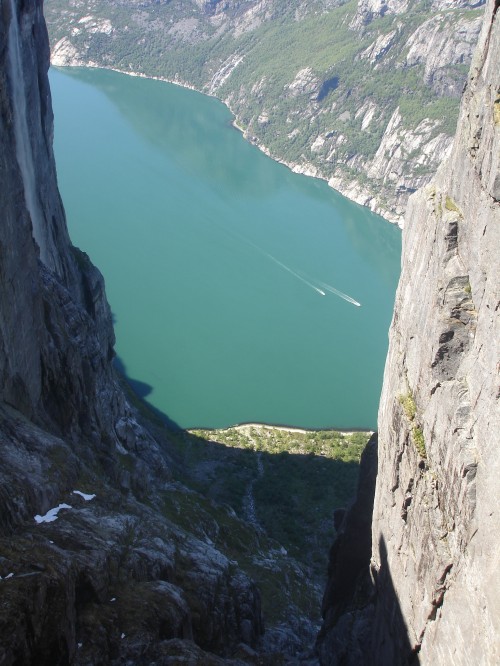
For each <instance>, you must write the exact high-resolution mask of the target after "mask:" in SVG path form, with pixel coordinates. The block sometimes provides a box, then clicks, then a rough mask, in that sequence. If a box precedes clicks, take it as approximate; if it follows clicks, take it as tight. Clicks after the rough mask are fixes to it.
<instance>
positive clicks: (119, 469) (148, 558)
mask: <svg viewBox="0 0 500 666" xmlns="http://www.w3.org/2000/svg"><path fill="white" fill-rule="evenodd" d="M48 66H49V47H48V39H47V32H46V29H45V23H44V21H43V17H42V2H41V0H22V1H21V0H1V3H0V144H1V150H0V451H1V465H0V597H1V604H0V663H1V664H3V665H10V664H37V665H43V664H47V665H49V664H50V665H51V666H53V665H54V664H67V663H81V664H89V663H91V664H96V663H118V662H120V663H123V660H124V659H128V660H130V661H129V663H137V664H140V663H151V661H153V660H154V659H160V660H161V659H163V662H162V663H165V660H167V659H170V658H178V659H184V658H186V659H190V660H191V661H190V663H200V664H219V663H222V660H221V659H219V657H216V656H214V655H211V654H208V653H207V652H204V651H203V649H205V650H209V651H215V652H219V653H222V654H224V655H226V656H227V655H228V654H230V653H231V652H232V651H233V650H234V649H236V646H237V645H238V644H239V643H243V644H246V646H247V647H246V648H245V649H248V650H249V649H250V647H249V646H250V645H255V643H256V641H257V639H258V637H259V636H260V634H261V631H262V619H261V611H260V597H259V593H258V591H257V589H256V587H255V585H254V584H253V583H252V581H251V580H250V579H249V578H248V576H247V575H245V574H244V573H243V572H242V571H241V570H240V569H239V568H238V566H237V565H236V562H235V561H234V560H233V559H230V558H228V557H227V555H224V554H223V553H222V552H221V551H220V550H218V549H216V548H215V546H214V545H213V542H212V541H211V540H210V539H208V537H206V532H205V530H206V529H208V528H207V527H206V525H210V526H211V529H212V530H214V529H217V530H218V529H219V527H218V523H217V522H216V520H215V518H214V515H217V517H218V519H219V520H221V521H222V522H224V524H225V525H226V530H227V538H230V537H231V536H232V535H233V534H235V533H239V534H242V535H243V537H242V538H243V539H245V540H246V539H248V542H252V539H255V538H256V537H255V531H254V530H253V529H250V528H249V527H248V526H246V525H244V524H242V522H241V521H239V520H238V519H237V518H236V516H235V515H234V512H233V513H232V514H231V512H230V511H229V510H227V509H223V508H221V507H219V508H216V507H214V506H212V504H210V503H209V502H206V501H205V502H203V499H202V498H199V502H198V504H197V509H196V510H197V521H196V524H195V525H193V526H190V525H189V520H188V519H186V517H185V516H184V515H183V511H181V510H180V509H179V502H181V501H184V498H185V496H187V495H188V494H189V492H190V491H188V490H187V489H186V488H184V487H183V486H182V484H180V483H178V482H176V481H174V478H173V475H172V469H173V467H174V465H173V463H172V460H171V457H170V455H169V453H168V451H167V447H166V443H167V442H166V439H165V437H166V436H165V435H162V436H161V437H163V439H162V438H161V437H156V438H155V437H153V436H152V435H151V434H150V432H149V430H147V429H145V427H143V426H141V425H139V423H138V422H137V418H139V415H138V414H137V412H136V411H135V410H134V409H133V408H132V407H131V406H130V404H129V403H128V401H127V399H126V397H125V395H124V393H123V391H122V389H121V388H120V385H119V383H118V380H117V378H116V376H115V373H114V371H113V368H112V365H111V360H112V357H113V355H114V352H113V342H114V336H113V329H112V322H111V314H110V309H109V306H108V304H107V301H106V297H105V293H104V285H103V280H102V277H101V276H100V274H99V272H98V271H97V270H96V269H95V268H94V267H93V266H92V264H91V263H90V261H89V259H88V257H87V256H86V255H85V254H83V253H82V252H80V251H79V250H78V249H76V248H74V247H72V245H71V243H70V240H69V237H68V233H67V229H66V222H65V218H64V212H63V209H62V205H61V201H60V198H59V194H58V190H57V183H56V172H55V165H54V159H53V154H52V133H53V126H52V109H51V101H50V91H49V86H48V80H47V70H48ZM75 490H78V492H77V493H75V492H74V491H75ZM187 502H188V504H189V501H187ZM179 516H180V518H179ZM228 521H229V522H228ZM223 542H224V543H225V544H226V546H227V539H226V537H224V536H222V535H221V537H220V538H219V544H220V545H221V546H222V543H223ZM226 546H222V548H223V549H225V551H226V552H229V547H227V548H226ZM233 552H234V551H233ZM193 641H194V642H193ZM195 643H196V644H198V645H199V646H201V647H197V645H196V644H195ZM202 648H203V649H202ZM169 655H170V656H169ZM172 655H174V657H172ZM168 663H170V661H169V662H168Z"/></svg>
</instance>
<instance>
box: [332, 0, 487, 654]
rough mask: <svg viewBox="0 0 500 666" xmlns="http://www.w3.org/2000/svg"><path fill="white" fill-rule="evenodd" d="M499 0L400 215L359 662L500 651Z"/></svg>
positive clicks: (344, 643)
mask: <svg viewBox="0 0 500 666" xmlns="http://www.w3.org/2000/svg"><path fill="white" fill-rule="evenodd" d="M499 4H500V3H499V2H498V0H496V1H495V0H490V1H489V2H488V5H487V12H486V16H485V20H484V24H483V29H482V33H481V37H480V42H479V45H478V48H477V51H476V53H475V57H474V60H473V64H472V68H471V73H470V78H469V82H468V85H467V88H466V91H465V94H464V97H463V101H462V107H461V113H460V120H459V125H458V131H457V135H456V138H455V141H454V144H453V150H452V153H451V156H450V158H449V159H448V160H447V161H446V162H445V163H444V164H443V165H442V167H441V168H440V170H439V172H438V174H437V176H436V178H435V180H434V181H433V182H432V183H431V184H430V185H429V186H427V187H426V188H425V189H423V190H420V191H419V192H418V193H416V194H415V195H414V196H413V197H412V198H411V199H410V205H409V208H408V211H407V215H406V228H405V233H404V242H403V259H402V274H401V280H400V284H399V288H398V292H397V296H396V305H395V312H394V319H393V322H392V326H391V331H390V347H389V354H388V358H387V364H386V369H385V376H384V386H383V393H382V399H381V403H380V411H379V445H378V477H377V484H376V492H375V500H374V508H373V526H372V558H371V567H370V571H371V583H369V585H368V589H369V590H370V592H369V594H365V596H364V598H361V597H360V596H359V594H358V595H357V596H356V594H357V593H356V590H357V591H358V592H359V589H360V587H359V585H360V581H359V580H358V586H357V587H356V585H352V586H351V591H350V592H351V596H350V606H349V607H348V612H347V615H344V616H343V620H344V626H345V619H346V617H349V618H350V623H351V627H356V626H357V627H360V626H361V627H364V635H363V636H362V637H361V638H362V641H361V643H362V644H361V648H360V650H361V652H360V653H361V654H362V656H363V659H364V661H365V662H366V663H372V664H373V663H379V664H388V663H410V662H411V663H422V664H431V663H435V664H494V663H498V662H499V660H500V602H499V598H498V594H497V591H498V580H499V576H500V539H499V534H500V513H499V511H498V502H497V498H498V478H499V472H500V455H499V431H500V430H499V429H500V410H499V404H498V401H499V397H500V392H499V384H498V381H499V376H498V372H499V365H498V359H499V350H500V344H499V342H500V341H499V336H500V324H499V316H498V312H499V308H500V301H499V296H500V294H499V288H500V261H499V255H498V248H499V247H500V111H499V109H500V68H499V67H498V63H499V62H500V12H499V11H498V8H499ZM366 573H367V572H366ZM340 575H342V572H340ZM338 576H339V573H338V572H337V578H338ZM326 606H327V608H326V615H325V618H326V622H325V628H324V637H323V638H322V640H321V642H320V649H321V652H322V659H323V662H324V663H328V664H337V663H353V664H354V663H356V661H349V660H348V659H347V661H345V662H344V661H338V660H337V656H335V654H334V651H333V648H334V647H335V645H336V644H338V643H339V640H340V639H339V636H340V637H341V638H342V640H340V644H341V649H342V650H344V653H347V654H349V645H350V644H351V645H352V644H357V643H356V641H357V640H359V639H360V636H361V634H360V631H356V630H354V632H351V634H348V636H347V637H346V636H345V634H344V635H343V636H341V630H340V626H339V622H337V623H335V622H333V621H332V620H331V615H332V613H333V612H334V610H335V605H334V603H333V602H332V601H331V600H328V598H327V599H326ZM367 622H368V625H369V630H366V623H367ZM349 636H350V638H349ZM374 655H375V656H374ZM358 663H363V662H362V660H361V661H358Z"/></svg>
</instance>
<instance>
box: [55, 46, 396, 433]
mask: <svg viewBox="0 0 500 666" xmlns="http://www.w3.org/2000/svg"><path fill="white" fill-rule="evenodd" d="M50 66H51V67H54V68H59V69H64V68H71V67H74V68H76V67H81V68H82V69H103V70H108V71H111V72H116V73H117V74H124V75H126V76H133V77H137V78H140V79H150V80H151V81H161V82H162V83H171V84H172V85H174V86H180V87H181V88H186V89H187V90H192V91H193V92H196V93H199V94H200V95H205V96H206V97H211V98H213V99H216V100H218V101H219V102H221V103H222V104H224V106H225V107H226V108H227V109H228V110H229V111H230V112H231V114H232V115H233V120H232V121H231V125H232V127H233V128H234V129H236V130H238V132H241V134H242V135H243V138H244V139H245V141H247V142H248V143H250V144H251V145H252V146H255V147H256V148H258V149H259V150H260V151H261V152H263V153H264V155H267V157H269V158H270V159H272V160H273V161H274V162H277V163H278V164H283V166H286V167H287V168H288V169H290V171H291V172H292V173H296V174H299V175H301V176H307V177H308V178H316V179H317V180H322V181H324V182H325V183H326V184H327V185H328V187H330V188H331V189H332V190H334V191H335V192H337V193H338V194H340V195H341V196H343V197H345V198H346V199H348V200H349V201H351V202H352V203H355V204H357V205H358V206H362V207H363V208H368V210H370V211H371V212H372V213H373V214H374V215H378V216H379V217H381V218H382V220H384V222H388V223H389V224H394V225H395V226H397V227H398V228H399V229H403V228H404V218H401V217H397V216H396V215H394V216H393V215H391V213H390V212H389V211H383V212H382V211H381V210H380V209H378V208H377V207H373V208H372V207H370V206H369V205H368V203H363V201H365V202H369V201H372V200H373V196H370V195H366V196H361V193H360V194H357V193H356V191H355V190H356V187H357V183H354V186H353V187H352V186H351V187H349V185H346V188H345V189H344V191H342V190H340V189H338V187H334V186H333V184H332V182H333V181H334V180H335V181H336V183H335V184H336V185H340V182H339V181H340V178H339V177H338V176H334V175H333V176H331V177H330V178H328V177H326V176H324V175H323V174H321V173H320V172H318V170H317V169H316V167H314V166H313V165H300V164H295V163H293V162H286V161H285V160H283V159H281V158H279V157H276V156H274V155H273V154H272V153H271V151H270V150H269V149H268V148H267V147H266V146H264V144H262V143H259V141H257V139H256V137H252V136H250V135H248V134H247V131H246V130H244V129H243V128H242V127H241V126H240V125H238V121H237V116H236V114H235V112H234V111H233V109H232V108H231V106H230V105H229V104H228V103H227V102H226V101H224V100H223V99H221V98H220V97H217V95H214V94H213V93H209V92H206V91H204V90H199V89H198V88H196V87H195V86H193V85H192V84H190V83H186V81H182V80H181V79H168V78H166V77H163V76H152V75H148V74H143V73H142V72H134V71H126V70H123V69H118V68H117V67H106V66H103V65H98V64H97V63H93V62H89V63H86V64H85V63H81V62H75V63H73V64H70V63H66V64H61V63H59V64H58V63H57V61H56V62H55V63H53V62H52V54H51V61H50ZM349 191H352V192H353V194H352V196H351V195H350V194H348V192H349ZM362 432H365V431H362ZM366 432H367V431H366Z"/></svg>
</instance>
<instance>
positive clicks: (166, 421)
mask: <svg viewBox="0 0 500 666" xmlns="http://www.w3.org/2000/svg"><path fill="white" fill-rule="evenodd" d="M113 367H114V368H115V370H116V371H117V373H118V374H119V376H120V377H121V378H122V380H123V381H124V382H125V383H126V386H125V387H124V388H127V387H128V388H129V389H130V390H129V391H127V397H128V398H129V399H130V401H131V402H132V403H133V404H134V406H135V407H136V408H137V409H139V411H140V412H144V410H145V409H146V410H147V412H149V414H145V417H146V418H148V417H149V418H150V417H151V416H154V417H155V420H156V419H158V420H160V421H161V422H162V424H163V425H164V426H165V427H166V428H167V429H168V430H173V431H180V430H182V428H181V427H180V425H178V424H177V423H176V422H175V421H174V420H173V419H171V418H170V417H169V416H168V415H167V414H165V413H164V412H162V411H161V410H159V409H157V408H156V407H154V406H153V405H151V403H149V402H147V400H146V398H147V397H148V395H150V393H151V392H152V391H153V387H152V386H151V384H147V383H146V382H143V381H141V380H139V379H134V378H132V377H130V376H129V374H128V373H127V366H126V365H125V363H124V362H123V359H122V358H120V356H115V358H114V359H113ZM134 396H135V398H136V400H134Z"/></svg>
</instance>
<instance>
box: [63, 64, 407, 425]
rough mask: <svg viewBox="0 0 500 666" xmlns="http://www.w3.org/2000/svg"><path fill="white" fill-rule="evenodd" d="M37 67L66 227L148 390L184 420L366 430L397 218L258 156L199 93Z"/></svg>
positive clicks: (390, 286)
mask: <svg viewBox="0 0 500 666" xmlns="http://www.w3.org/2000/svg"><path fill="white" fill-rule="evenodd" d="M50 80H51V86H52V94H53V104H54V112H55V152H56V160H57V165H58V176H59V185H60V189H61V194H62V197H63V201H64V204H65V208H66V213H67V217H68V226H69V229H70V234H71V237H72V239H73V242H74V243H75V244H76V245H78V246H79V247H81V248H82V249H83V250H85V251H86V252H88V254H89V255H90V257H91V259H92V261H93V262H94V263H95V264H97V266H99V268H100V269H101V271H102V273H103V274H104V277H105V280H106V288H107V294H108V298H109V301H110V303H111V307H112V310H113V313H114V315H115V319H116V324H115V328H116V337H117V344H116V350H117V354H118V356H119V358H120V360H121V362H122V363H123V365H124V366H125V370H126V374H127V376H128V377H129V378H130V379H132V380H134V381H135V382H140V383H141V384H136V385H137V386H139V387H140V390H141V393H142V394H144V395H146V398H147V400H148V401H149V402H151V404H153V405H154V406H155V407H157V408H158V409H159V410H161V411H162V412H163V413H165V414H166V415H168V417H169V418H171V419H172V420H173V421H175V422H177V423H178V424H179V425H181V426H183V427H194V426H206V427H222V426H228V425H231V424H234V423H239V422H245V421H259V422H266V423H279V424H287V425H292V426H302V427H310V428H320V427H328V426H334V427H338V428H353V427H358V428H374V427H375V425H376V413H377V405H378V399H379V394H380V388H381V383H382V372H383V365H384V360H385V355H386V351H387V330H388V327H389V323H390V319H391V315H392V305H393V300H394V293H395V288H396V283H397V279H398V275H399V261H400V251H401V242H400V241H401V239H400V232H399V230H398V229H397V228H395V227H394V226H392V225H390V224H389V223H387V222H386V221H385V220H383V219H382V218H380V217H378V216H376V215H373V214H372V213H370V212H369V211H368V210H366V209H364V208H362V207H360V206H357V205H356V204H353V203H351V202H350V201H348V200H347V199H345V198H343V197H342V196H340V195H338V194H337V193H336V192H334V191H333V190H332V189H331V188H329V187H328V186H327V185H326V183H324V182H321V181H317V180H314V179H311V178H307V177H305V176H300V175H296V174H293V173H291V172H290V170H289V169H287V168H286V167H284V166H283V165H281V164H278V163H276V162H274V161H272V160H271V159H269V158H268V157H266V156H265V155H263V154H262V153H261V152H260V151H259V150H258V149H257V148H255V147H254V146H252V145H250V144H249V143H247V142H246V141H245V140H244V139H243V137H242V136H241V134H240V133H239V132H238V131H236V130H235V129H234V128H233V127H232V126H231V115H230V113H229V111H228V110H227V109H226V108H225V107H224V106H223V105H222V104H221V103H219V102H218V101H216V100H214V99H210V98H208V97H205V96H203V95H200V94H198V93H195V92H192V91H190V90H185V89H182V88H179V87H176V86H173V85H170V84H165V83H161V82H157V81H149V80H145V79H139V78H133V77H127V76H125V75H121V74H117V73H115V72H109V71H103V70H52V71H51V73H50ZM323 294H324V295H323ZM349 299H351V300H349ZM353 301H355V302H359V303H361V306H360V307H358V306H357V305H356V304H355V303H354V302H353Z"/></svg>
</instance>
